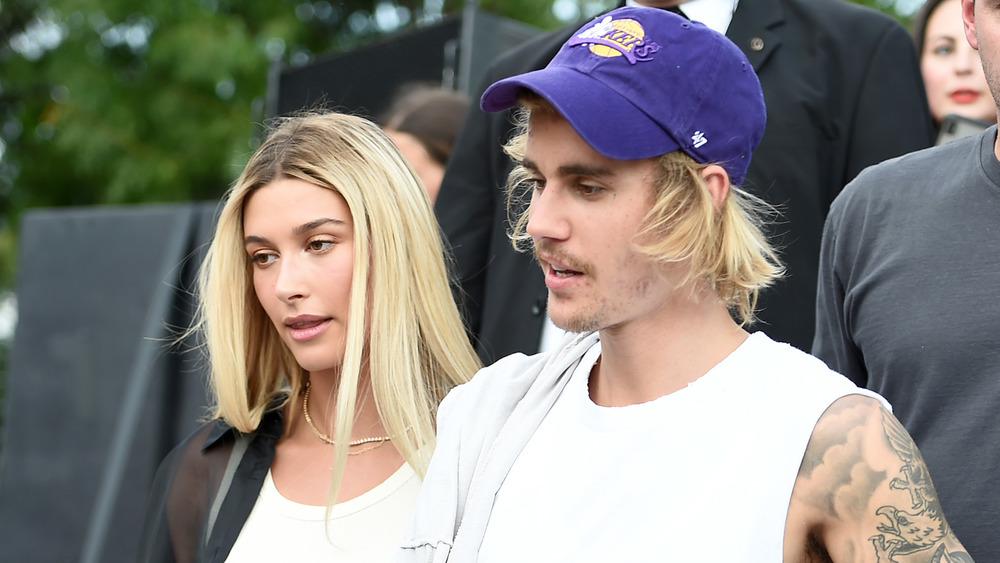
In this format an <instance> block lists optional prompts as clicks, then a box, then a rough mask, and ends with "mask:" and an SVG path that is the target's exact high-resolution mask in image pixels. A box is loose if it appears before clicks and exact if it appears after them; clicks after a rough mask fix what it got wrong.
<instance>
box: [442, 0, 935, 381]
mask: <svg viewBox="0 0 1000 563" xmlns="http://www.w3.org/2000/svg"><path fill="white" fill-rule="evenodd" d="M639 4H645V5H650V6H655V7H669V6H673V5H677V4H681V3H680V2H678V1H677V0H662V1H659V2H657V1H643V2H639ZM681 8H682V10H684V11H685V12H686V13H687V15H688V16H689V17H691V18H692V19H698V20H699V21H703V22H704V23H706V24H707V25H709V26H710V27H714V26H720V27H722V29H718V28H716V30H717V31H725V32H726V35H727V36H728V37H729V38H730V39H731V40H733V42H734V43H736V45H737V46H739V48H740V49H741V50H742V51H743V52H744V53H745V54H746V55H747V58H748V59H749V60H750V62H751V64H753V66H754V69H755V70H756V71H757V74H758V76H759V77H760V81H761V84H762V86H763V90H764V99H765V103H766V104H767V112H768V115H767V127H766V130H765V133H764V138H763V141H762V142H761V144H760V146H759V147H758V149H757V150H756V151H755V152H754V155H753V159H752V161H751V163H750V169H749V171H748V173H747V179H746V182H744V187H745V188H747V189H749V190H751V191H754V192H756V193H757V194H759V195H760V196H762V197H763V198H764V199H766V200H767V201H768V202H770V203H771V204H774V205H776V206H778V207H779V209H780V211H781V218H780V220H779V222H777V223H775V224H774V225H772V226H771V228H770V231H771V233H770V234H771V235H772V236H773V237H774V238H773V239H772V240H773V241H774V242H775V243H776V245H777V246H778V247H779V248H780V249H782V257H783V259H784V261H785V263H786V264H787V267H788V276H787V278H786V279H784V280H782V281H780V282H778V283H777V284H776V285H775V286H774V287H773V288H772V289H771V290H770V291H768V292H766V293H765V294H763V295H762V296H761V300H760V315H759V317H760V319H761V321H762V322H763V328H764V329H765V330H766V331H767V332H768V334H769V335H770V336H771V337H772V338H774V339H775V340H778V341H785V342H789V343H791V344H794V345H795V346H798V347H799V348H802V349H804V350H808V349H809V346H810V345H811V343H812V335H813V330H814V326H813V325H814V319H815V310H814V307H815V296H816V272H817V268H818V258H819V245H820V238H821V235H822V229H823V221H824V219H825V217H826V214H827V210H828V209H829V205H830V202H831V201H832V200H833V198H834V197H835V196H836V195H837V194H838V193H839V192H840V190H841V188H843V186H844V185H846V184H847V182H848V181H850V180H851V179H853V178H854V176H855V175H857V174H858V172H860V171H861V170H862V169H863V168H865V167H866V166H869V165H871V164H875V163H878V162H881V161H883V160H885V159H887V158H890V157H893V156H897V155H900V154H904V153H907V152H910V151H913V150H916V149H920V148H924V147H927V146H930V145H931V144H932V142H933V134H934V133H933V123H932V120H931V118H930V115H929V112H928V108H927V100H926V96H925V93H924V88H923V82H922V80H921V76H920V68H919V64H918V61H917V56H916V52H915V49H914V47H913V43H912V41H911V39H910V37H909V35H908V34H907V32H906V30H905V29H904V28H903V26H901V25H900V24H899V23H897V22H896V21H894V20H892V19H891V18H889V17H888V16H886V15H884V14H881V13H879V12H877V11H875V10H872V9H869V8H865V7H862V6H859V5H856V4H852V3H850V2H847V1H845V0H744V1H743V2H739V3H738V5H736V3H735V2H731V1H725V0H693V1H691V2H685V3H683V4H681ZM730 17H731V21H729V19H730ZM578 27H579V25H578V24H573V25H569V26H566V27H563V28H561V29H558V30H555V31H552V32H549V33H547V34H545V35H542V36H540V37H538V38H536V39H534V40H532V41H530V42H528V43H526V44H524V45H522V46H521V47H519V48H517V49H515V50H513V51H511V52H508V53H506V54H504V55H503V56H501V57H499V58H498V59H497V60H496V61H494V63H493V64H492V65H491V66H490V68H489V69H488V70H487V72H486V74H485V77H484V80H483V84H482V86H483V89H485V86H486V85H489V84H492V83H493V82H495V81H497V80H499V79H501V78H504V77H507V76H511V75H514V74H519V73H523V72H527V71H530V70H534V69H539V68H542V67H544V66H545V65H546V64H547V63H548V61H549V60H550V59H551V58H552V56H554V55H555V53H556V51H557V50H558V49H559V46H560V45H562V43H563V42H564V41H565V40H566V39H567V38H568V37H569V36H570V35H571V34H572V33H573V31H575V30H576V29H577V28H578ZM511 129H512V126H511V116H510V115H509V114H505V113H498V114H486V113H485V112H483V111H482V110H480V109H479V107H478V106H476V107H473V108H472V109H471V110H470V112H469V114H468V116H467V117H466V121H465V124H464V125H463V129H462V132H461V133H460V134H459V139H458V141H457V143H456V147H455V151H454V152H453V153H452V158H451V160H450V161H449V164H448V168H447V169H446V171H445V177H444V181H443V183H442V186H441V192H440V196H439V199H438V203H437V205H436V207H435V212H436V214H437V217H438V221H439V222H440V224H441V226H442V228H443V230H444V234H445V236H446V237H447V239H448V241H449V243H450V244H451V246H452V251H453V252H454V255H455V262H456V270H457V272H456V273H457V276H458V278H459V282H460V287H459V291H458V294H459V295H458V299H459V301H460V305H461V306H462V308H463V312H464V314H465V318H466V322H467V326H468V328H469V331H470V333H471V336H472V338H473V342H474V344H475V346H476V351H477V352H478V354H479V356H480V357H481V358H482V360H483V362H484V363H490V362H492V361H494V360H496V359H497V358H500V357H503V356H505V355H507V354H510V353H513V352H525V353H534V352H536V351H538V350H539V344H540V339H541V337H542V328H543V325H544V324H545V321H546V315H545V302H546V289H545V285H544V283H543V281H542V275H541V273H540V270H539V268H538V266H537V265H536V264H535V263H534V259H533V258H532V257H531V256H530V255H527V254H520V253H517V252H515V251H514V250H513V249H512V247H511V245H510V242H509V241H508V239H507V230H508V228H509V224H508V220H507V210H506V200H505V196H504V192H503V184H504V181H505V179H506V177H507V174H508V172H509V171H510V169H511V163H510V160H509V159H508V158H507V156H506V155H504V154H503V153H502V152H501V148H500V147H501V145H502V143H503V142H505V141H506V140H507V139H508V138H509V136H510V134H511Z"/></svg>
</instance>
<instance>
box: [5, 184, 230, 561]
mask: <svg viewBox="0 0 1000 563" xmlns="http://www.w3.org/2000/svg"><path fill="white" fill-rule="evenodd" d="M215 207H216V204H215V203H214V202H213V203H210V204H186V205H154V206H137V207H97V208H73V209H60V210H35V211H29V212H27V213H25V214H24V215H23V217H22V223H21V235H20V247H19V255H18V257H19V265H18V282H17V298H18V314H19V320H18V326H17V332H16V336H15V340H14V346H13V349H12V351H11V357H10V364H9V366H10V369H9V370H8V374H7V380H6V397H5V406H4V428H3V432H4V440H3V451H2V452H0V561H26V562H32V561H38V562H51V561H87V560H91V561H102V562H104V561H107V562H117V561H121V562H127V561H132V560H134V558H135V552H136V545H137V535H138V533H139V528H140V525H141V521H142V514H143V512H144V509H145V505H146V500H147V496H148V491H149V488H150V485H151V482H152V478H153V474H154V472H155V469H156V466H157V464H158V463H159V461H160V459H161V458H162V457H163V455H165V453H166V451H167V450H168V449H169V448H170V447H171V446H172V445H173V444H175V443H176V442H178V441H179V440H180V439H181V438H182V437H183V436H185V435H187V434H188V433H190V432H191V431H193V430H194V428H195V427H196V426H197V424H198V419H199V418H200V417H202V416H203V415H204V412H205V403H206V398H205V397H206V396H205V387H204V381H205V379H204V377H205V376H204V373H203V371H202V368H203V367H204V363H203V361H201V360H200V359H199V358H198V357H197V355H196V354H195V353H194V352H192V351H188V352H184V351H183V350H182V349H179V348H176V347H174V348H171V347H170V346H169V345H168V343H167V342H166V341H165V340H163V339H168V338H169V337H170V333H171V331H169V330H167V329H166V324H168V323H169V324H172V325H174V326H182V325H186V324H187V323H189V320H190V315H191V307H190V305H191V303H192V301H191V297H190V295H188V292H189V291H190V289H191V288H192V287H193V275H194V270H195V268H196V267H197V265H198V263H199V261H200V259H201V254H200V249H201V248H202V246H203V242H204V241H206V240H208V239H209V238H210V236H211V235H210V233H211V230H212V228H213V225H214V210H215ZM188 257H190V258H188ZM157 339H161V340H157ZM123 423H125V424H124V425H123Z"/></svg>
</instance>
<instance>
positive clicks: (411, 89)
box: [379, 84, 469, 204]
mask: <svg viewBox="0 0 1000 563" xmlns="http://www.w3.org/2000/svg"><path fill="white" fill-rule="evenodd" d="M400 92H401V93H400V94H399V95H398V96H397V98H396V100H395V102H394V103H393V104H392V106H391V107H390V108H389V110H388V111H387V112H386V114H385V116H384V117H382V119H380V120H379V121H380V123H382V128H383V129H384V130H385V132H386V134H388V135H389V138H391V139H392V140H393V142H394V143H396V145H397V146H398V147H399V149H400V150H401V151H402V152H403V155H404V156H405V157H406V159H407V160H408V161H410V164H411V165H413V168H414V170H416V172H417V175H418V176H420V180H421V181H422V182H423V184H424V188H425V189H426V190H427V195H428V196H429V197H430V198H431V203H432V204H433V203H434V200H435V199H436V198H437V193H438V190H439V189H440V188H441V179H442V178H443V177H444V167H445V165H446V164H448V157H449V156H451V149H452V147H453V146H454V145H455V138H456V137H458V130H459V129H461V128H462V121H463V120H464V119H465V113H466V112H467V111H468V110H469V98H468V97H467V96H465V95H463V94H461V93H459V92H456V91H454V90H448V89H445V88H440V87H434V86H424V85H419V84H410V85H406V86H404V87H403V88H401V90H400Z"/></svg>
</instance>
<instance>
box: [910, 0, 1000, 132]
mask: <svg viewBox="0 0 1000 563" xmlns="http://www.w3.org/2000/svg"><path fill="white" fill-rule="evenodd" d="M913 40H914V42H915V43H916V45H917V53H918V54H919V55H920V72H921V74H922V75H923V78H924V88H925V89H926V91H927V103H928V104H929V106H930V110H931V116H933V117H934V122H935V123H936V124H937V126H938V129H939V134H938V144H941V142H943V141H945V140H951V139H954V138H958V137H961V136H964V135H966V134H971V133H974V132H976V131H979V130H982V129H984V128H986V127H988V126H989V125H991V124H993V123H995V122H996V115H997V114H996V112H997V108H996V104H995V103H994V101H993V96H992V95H991V94H990V90H989V86H988V85H987V84H986V76H985V74H984V73H983V65H982V62H981V61H980V60H979V51H976V50H975V49H973V48H972V46H970V45H969V42H968V41H967V40H966V38H965V29H964V27H963V24H962V6H961V4H960V3H959V0H928V1H927V2H926V3H925V4H924V5H923V6H922V7H921V8H920V11H919V12H917V15H916V17H914V20H913ZM949 115H951V116H952V117H948V116H949ZM946 118H947V119H946Z"/></svg>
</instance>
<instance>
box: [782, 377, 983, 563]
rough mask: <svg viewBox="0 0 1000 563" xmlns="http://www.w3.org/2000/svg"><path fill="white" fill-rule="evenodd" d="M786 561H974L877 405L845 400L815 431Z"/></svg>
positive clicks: (915, 458) (921, 468)
mask: <svg viewBox="0 0 1000 563" xmlns="http://www.w3.org/2000/svg"><path fill="white" fill-rule="evenodd" d="M785 559H786V561H835V562H840V561H864V562H872V563H910V562H932V563H945V562H961V563H966V562H970V561H972V558H971V557H970V556H969V554H968V553H966V551H965V548H964V547H962V544H961V542H959V541H958V538H956V537H955V534H954V533H953V532H952V531H951V528H950V527H949V526H948V522H947V520H946V519H945V516H944V513H943V512H942V510H941V503H940V501H939V500H938V497H937V492H936V491H935V489H934V485H933V483H932V482H931V476H930V474H929V473H928V471H927V465H926V463H925V462H924V459H923V457H922V456H921V455H920V452H919V450H918V449H917V446H916V444H914V443H913V439H912V438H910V435H909V433H907V432H906V429H904V428H903V426H902V424H900V423H899V421H898V420H896V418H895V417H894V416H893V415H892V413H890V412H888V411H887V410H886V409H885V408H883V407H882V405H881V404H880V403H879V402H878V401H876V400H875V399H872V398H869V397H865V396H862V395H849V396H846V397H843V398H841V399H839V400H838V401H836V402H835V403H834V404H833V405H831V406H830V408H829V409H827V411H826V412H825V413H824V414H823V416H822V417H820V420H819V421H818V422H817V423H816V428H815V429H814V431H813V435H812V438H811V439H810V441H809V445H808V447H807V448H806V453H805V455H804V456H803V458H802V465H801V467H800V468H799V475H798V478H797V479H796V482H795V488H794V490H793V492H792V500H791V503H790V505H789V514H788V522H787V524H786V537H785Z"/></svg>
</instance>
